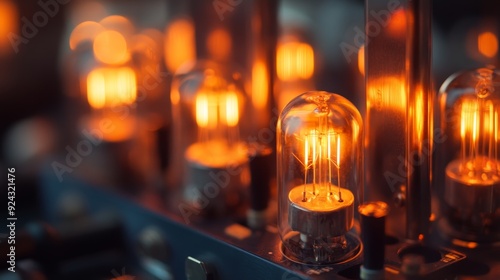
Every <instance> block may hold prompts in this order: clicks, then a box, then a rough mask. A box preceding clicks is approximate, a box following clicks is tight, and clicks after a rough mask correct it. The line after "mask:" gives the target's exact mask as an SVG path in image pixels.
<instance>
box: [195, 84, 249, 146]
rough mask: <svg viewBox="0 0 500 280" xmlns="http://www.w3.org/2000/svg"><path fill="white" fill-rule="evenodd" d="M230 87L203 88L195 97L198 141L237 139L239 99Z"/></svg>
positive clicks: (233, 140)
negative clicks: (219, 88)
mask: <svg viewBox="0 0 500 280" xmlns="http://www.w3.org/2000/svg"><path fill="white" fill-rule="evenodd" d="M238 98H239V97H238V94H237V93H236V91H235V90H232V89H231V87H230V88H229V89H226V90H217V89H214V88H205V89H204V91H203V92H201V93H199V94H198V95H196V97H195V118H196V124H197V125H198V138H199V141H200V142H210V141H213V140H223V141H227V142H228V144H231V143H234V142H236V141H238V140H239V136H238V133H239V131H238V123H239V117H240V101H239V99H238Z"/></svg>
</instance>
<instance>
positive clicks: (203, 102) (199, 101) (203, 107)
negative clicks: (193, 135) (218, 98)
mask: <svg viewBox="0 0 500 280" xmlns="http://www.w3.org/2000/svg"><path fill="white" fill-rule="evenodd" d="M195 104H196V105H195V106H196V124H198V126H199V127H203V128H204V127H207V126H208V110H209V108H208V97H207V95H206V94H204V93H201V94H198V95H197V96H196V101H195Z"/></svg>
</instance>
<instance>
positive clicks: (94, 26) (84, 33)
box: [69, 21, 104, 50]
mask: <svg viewBox="0 0 500 280" xmlns="http://www.w3.org/2000/svg"><path fill="white" fill-rule="evenodd" d="M102 31H104V28H103V27H102V25H101V24H99V23H97V22H95V21H84V22H82V23H80V24H78V25H77V26H76V27H75V29H73V31H72V32H71V35H70V37H69V48H70V49H71V50H75V49H76V48H77V47H78V45H79V44H81V43H83V42H93V41H94V39H95V37H96V36H97V35H98V34H99V33H101V32H102Z"/></svg>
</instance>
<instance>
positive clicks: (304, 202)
mask: <svg viewBox="0 0 500 280" xmlns="http://www.w3.org/2000/svg"><path fill="white" fill-rule="evenodd" d="M362 136H363V131H362V121H361V116H360V114H359V112H358V110H357V109H356V108H355V107H354V105H353V104H352V103H350V102H349V101H348V100H347V99H345V98H344V97H341V96H339V95H337V94H333V93H328V92H324V91H313V92H306V93H303V94H301V95H299V96H298V97H296V98H294V99H293V100H292V101H291V102H290V103H289V104H288V105H287V106H286V107H285V108H284V109H283V111H282V113H281V115H280V118H279V121H278V130H277V137H278V139H277V142H278V144H277V149H278V150H277V154H278V155H277V157H278V159H277V160H278V178H277V179H278V192H279V201H278V203H279V212H278V216H279V217H278V226H279V232H280V237H281V239H282V242H283V253H284V254H285V256H287V257H288V258H289V259H291V260H293V261H296V262H300V263H310V264H328V263H337V262H342V261H346V260H349V259H351V258H353V257H355V256H356V255H357V254H358V253H359V252H360V241H359V239H358V238H357V237H356V236H355V235H354V234H352V233H351V232H350V230H351V228H352V227H353V224H354V209H355V207H356V206H357V204H358V203H359V202H360V201H361V200H362V189H363V186H362V182H363V146H362Z"/></svg>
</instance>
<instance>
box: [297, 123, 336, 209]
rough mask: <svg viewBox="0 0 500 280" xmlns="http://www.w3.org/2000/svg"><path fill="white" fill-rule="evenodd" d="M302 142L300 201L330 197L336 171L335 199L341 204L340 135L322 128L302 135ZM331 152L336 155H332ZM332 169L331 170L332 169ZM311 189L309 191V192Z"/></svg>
mask: <svg viewBox="0 0 500 280" xmlns="http://www.w3.org/2000/svg"><path fill="white" fill-rule="evenodd" d="M302 137H303V139H304V140H303V141H304V157H303V159H304V161H303V162H302V161H301V160H300V161H301V163H302V165H303V166H304V186H303V193H302V201H303V202H305V201H307V200H308V196H309V195H312V196H313V197H320V196H321V197H323V196H331V195H333V193H332V174H333V172H334V171H335V170H333V168H335V169H336V171H337V172H336V173H337V174H336V175H337V182H336V183H337V186H338V189H339V192H338V197H336V199H337V200H338V201H339V202H341V201H342V195H341V191H340V190H341V184H340V173H341V171H340V150H341V142H340V134H339V133H337V132H334V131H333V130H332V129H329V128H324V129H323V130H320V129H313V130H309V132H307V134H305V135H303V136H302ZM332 151H333V152H335V153H336V154H335V155H333V154H332ZM296 158H297V159H299V158H298V157H296ZM332 167H333V168H332ZM309 188H311V190H309Z"/></svg>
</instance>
